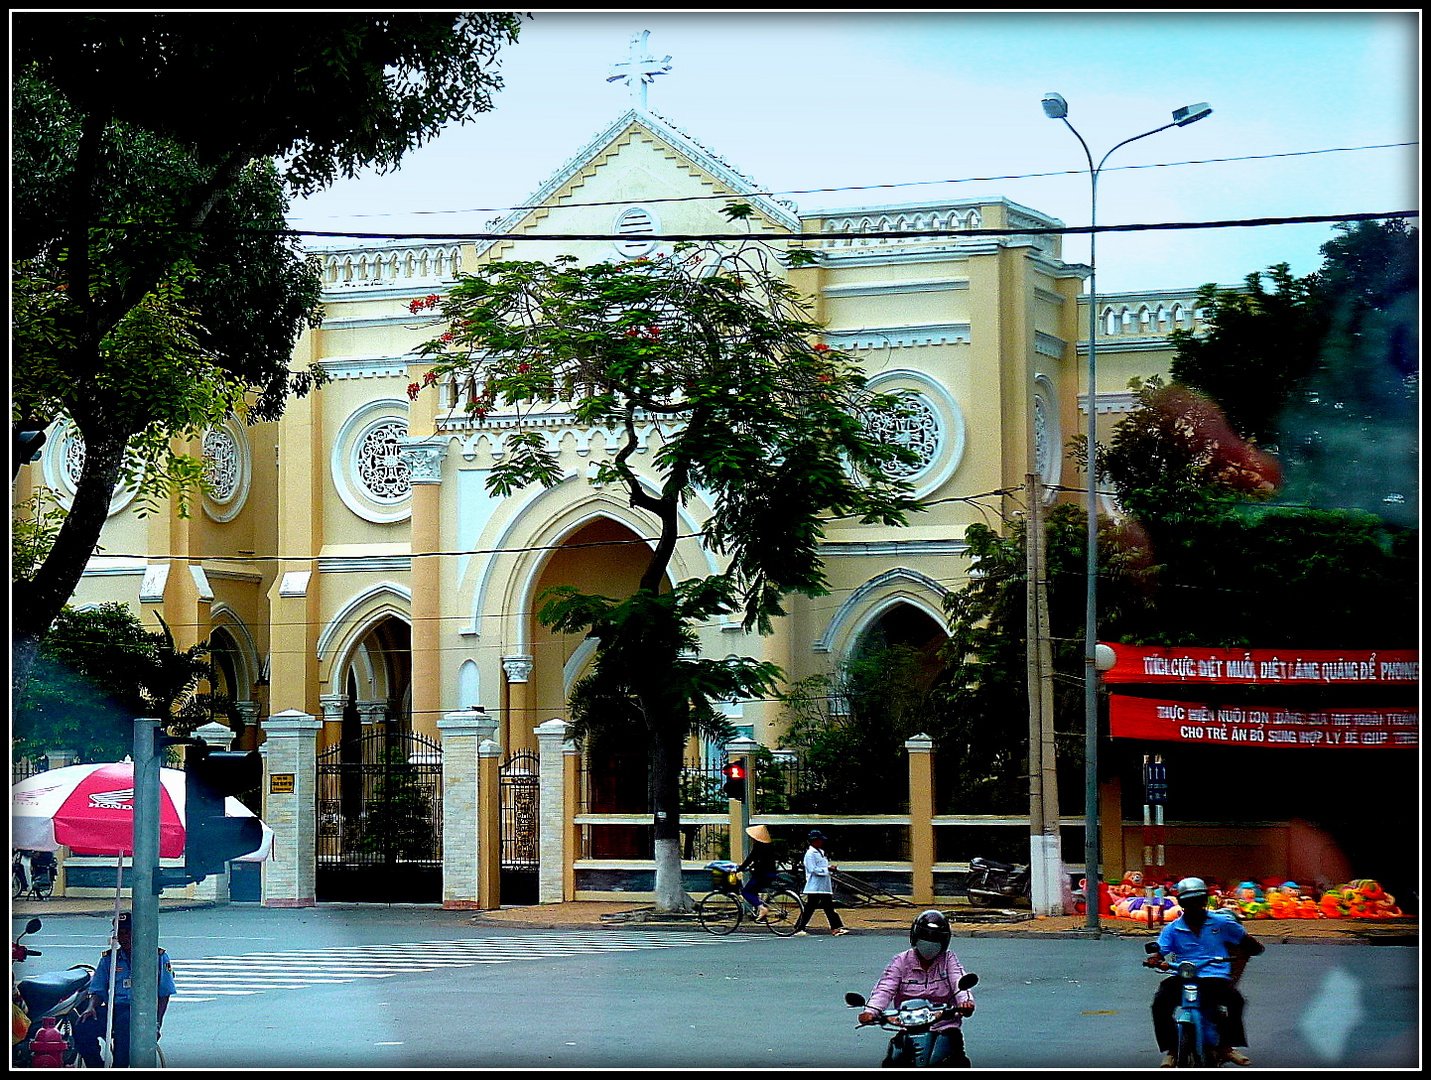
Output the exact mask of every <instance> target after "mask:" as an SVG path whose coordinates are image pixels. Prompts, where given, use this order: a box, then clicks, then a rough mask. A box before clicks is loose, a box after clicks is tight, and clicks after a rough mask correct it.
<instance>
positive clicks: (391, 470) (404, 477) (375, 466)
mask: <svg viewBox="0 0 1431 1080" xmlns="http://www.w3.org/2000/svg"><path fill="white" fill-rule="evenodd" d="M406 437H407V424H406V422H404V421H402V420H387V421H384V422H383V423H380V424H376V425H374V426H373V427H370V428H369V429H368V430H367V431H365V432H364V433H363V436H362V438H361V439H360V440H359V442H358V449H357V458H358V482H359V483H360V484H362V486H363V490H364V492H365V493H366V494H367V495H368V496H369V497H370V498H373V499H376V500H377V501H378V502H385V503H394V502H400V501H402V500H403V499H406V498H407V497H408V496H409V495H411V494H412V472H411V471H410V470H409V469H408V467H407V464H406V462H404V461H403V459H402V440H403V439H405V438H406Z"/></svg>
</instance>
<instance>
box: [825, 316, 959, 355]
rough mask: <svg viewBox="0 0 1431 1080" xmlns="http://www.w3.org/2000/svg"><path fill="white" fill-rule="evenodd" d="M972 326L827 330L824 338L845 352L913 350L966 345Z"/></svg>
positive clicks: (933, 325)
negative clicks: (919, 347)
mask: <svg viewBox="0 0 1431 1080" xmlns="http://www.w3.org/2000/svg"><path fill="white" fill-rule="evenodd" d="M969 335H970V329H969V324H968V323H965V322H960V323H952V322H951V323H927V324H922V325H918V326H875V327H868V328H863V329H859V330H826V331H825V332H824V333H823V334H822V335H821V336H822V337H823V338H824V339H825V341H826V342H828V343H829V344H830V345H833V346H836V347H838V348H841V349H845V350H861V349H888V348H910V347H914V346H919V345H967V344H969V341H970V337H969Z"/></svg>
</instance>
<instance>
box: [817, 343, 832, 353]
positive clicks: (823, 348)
mask: <svg viewBox="0 0 1431 1080" xmlns="http://www.w3.org/2000/svg"><path fill="white" fill-rule="evenodd" d="M815 351H816V352H829V351H830V346H828V345H826V344H825V343H824V342H821V343H820V344H819V345H816V346H815Z"/></svg>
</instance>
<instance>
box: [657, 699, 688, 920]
mask: <svg viewBox="0 0 1431 1080" xmlns="http://www.w3.org/2000/svg"><path fill="white" fill-rule="evenodd" d="M663 719H665V722H664V723H662V724H660V725H659V727H658V729H657V731H656V732H654V733H653V737H652V739H651V792H652V796H653V798H652V804H653V806H652V809H653V811H654V813H655V834H656V841H655V844H654V850H653V852H652V858H653V859H654V860H655V863H656V887H655V897H654V899H655V907H656V910H657V911H663V912H687V911H694V910H695V904H694V903H693V902H692V900H691V898H690V895H689V894H688V893H687V892H686V887H685V883H684V882H683V881H682V875H681V758H682V756H683V754H684V753H685V748H686V740H685V736H684V734H683V733H682V732H680V731H679V730H673V729H676V728H679V727H680V725H677V724H673V723H671V721H670V719H669V718H663Z"/></svg>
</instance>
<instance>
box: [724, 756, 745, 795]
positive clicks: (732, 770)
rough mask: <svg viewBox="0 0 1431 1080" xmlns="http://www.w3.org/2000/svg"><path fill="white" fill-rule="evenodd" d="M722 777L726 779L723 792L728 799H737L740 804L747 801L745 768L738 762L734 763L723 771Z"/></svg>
mask: <svg viewBox="0 0 1431 1080" xmlns="http://www.w3.org/2000/svg"><path fill="white" fill-rule="evenodd" d="M721 775H723V776H724V777H725V785H724V786H723V787H722V788H721V790H722V791H723V792H724V793H725V797H726V798H727V799H735V800H737V801H739V802H744V801H745V766H744V765H742V764H741V763H740V762H738V761H732V762H731V763H730V764H729V765H727V766H726V767H725V768H723V769H721Z"/></svg>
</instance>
